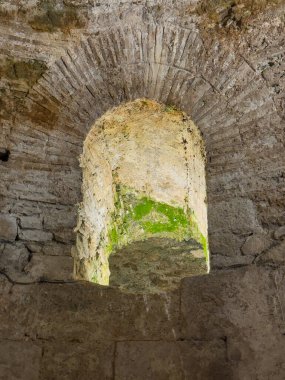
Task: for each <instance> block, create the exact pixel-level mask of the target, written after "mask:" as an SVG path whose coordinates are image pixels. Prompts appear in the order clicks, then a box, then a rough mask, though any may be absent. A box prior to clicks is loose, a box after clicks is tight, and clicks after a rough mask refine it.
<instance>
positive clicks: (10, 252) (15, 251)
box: [0, 242, 30, 271]
mask: <svg viewBox="0 0 285 380" xmlns="http://www.w3.org/2000/svg"><path fill="white" fill-rule="evenodd" d="M29 258H30V252H29V251H28V250H27V248H26V247H25V246H24V245H23V244H22V243H20V242H15V243H14V244H8V243H6V244H5V245H4V247H3V250H2V252H1V253H0V268H5V269H7V270H9V271H10V270H16V271H23V270H24V268H25V266H26V265H27V264H28V262H29Z"/></svg>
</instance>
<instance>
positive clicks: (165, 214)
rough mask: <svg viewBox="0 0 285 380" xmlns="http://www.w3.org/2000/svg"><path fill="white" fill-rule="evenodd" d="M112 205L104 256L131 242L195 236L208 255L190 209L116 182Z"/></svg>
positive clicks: (204, 239)
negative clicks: (152, 238) (161, 200)
mask: <svg viewBox="0 0 285 380" xmlns="http://www.w3.org/2000/svg"><path fill="white" fill-rule="evenodd" d="M115 207H116V209H115V211H114V213H113V215H112V222H111V225H110V226H109V231H108V237H107V242H106V253H107V255H109V254H111V253H112V252H113V251H115V250H116V249H118V248H122V247H123V246H126V245H127V244H130V243H131V242H134V241H141V240H145V239H148V238H151V237H162V238H169V239H174V240H177V241H183V240H189V239H196V240H197V241H198V242H199V243H200V244H201V245H202V247H203V249H204V252H205V256H206V258H207V257H208V253H207V251H208V249H207V239H206V238H205V237H204V236H203V235H202V234H201V232H200V231H199V228H198V225H197V222H196V220H195V216H194V214H193V213H192V212H191V211H190V210H186V211H185V210H184V209H183V208H181V207H175V206H172V205H169V204H166V203H163V202H158V201H156V200H154V199H152V198H150V197H147V196H145V195H142V194H139V193H138V192H135V191H134V190H130V189H126V188H125V187H122V186H119V185H117V186H116V193H115Z"/></svg>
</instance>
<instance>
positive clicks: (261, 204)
mask: <svg viewBox="0 0 285 380" xmlns="http://www.w3.org/2000/svg"><path fill="white" fill-rule="evenodd" d="M207 3H208V4H209V5H207V4H206V2H205V1H199V0H181V1H179V2H174V1H172V0H161V1H159V0H157V1H156V0H151V1H144V0H142V1H140V0H138V1H131V0H123V1H120V2H118V1H117V0H102V1H100V2H94V1H92V0H90V1H89V0H88V1H87V0H86V1H85V0H84V1H77V0H64V1H58V2H54V1H34V0H31V1H30V0H28V1H10V0H7V1H6V0H4V1H1V4H0V62H1V64H0V123H1V128H0V173H1V182H0V214H1V215H0V269H1V273H2V274H1V287H2V290H1V298H0V320H1V323H0V339H1V344H0V350H1V355H0V377H2V378H3V379H5V380H6V379H17V380H18V379H29V380H30V379H56V378H60V379H64V378H66V379H72V378H74V379H78V378H80V377H81V378H82V379H89V378H90V377H92V378H95V379H96V376H97V378H98V379H109V378H110V379H113V378H115V379H126V378H127V379H132V378H135V379H137V378H138V373H139V374H141V375H140V376H141V378H144V379H145V378H147V376H148V377H149V378H150V379H152V378H153V379H160V378H161V379H165V378H167V376H168V377H169V379H174V380H176V379H179V380H180V379H188V378H189V377H190V375H191V377H193V376H194V379H195V376H196V378H197V379H207V378H210V379H213V378H214V379H215V378H216V379H221V378H222V379H224V378H225V379H238V380H240V379H242V380H244V379H245V380H247V379H250V380H251V379H258V380H263V379H264V380H265V379H266V380H267V379H268V378H269V379H276V380H282V379H284V377H285V374H284V359H283V357H284V307H285V306H284V290H285V289H284V273H283V269H282V268H283V267H284V252H285V247H284V237H285V231H284V225H285V215H284V206H285V197H284V194H285V191H284V178H285V174H284V173H285V162H284V141H285V140H284V138H285V134H284V129H285V123H284V116H285V114H284V111H285V107H284V88H285V77H284V62H285V61H284V1H283V0H268V1H263V0H262V1H254V2H252V1H251V0H250V1H249V0H237V1H236V3H235V5H234V4H232V2H229V1H224V0H223V1H216V2H214V1H209V2H207ZM138 98H149V99H152V100H155V101H158V102H161V103H164V104H166V105H170V106H175V107H177V108H178V109H181V110H182V111H183V112H185V113H186V114H187V115H188V116H189V117H190V118H191V119H192V120H193V121H194V123H195V124H196V125H197V127H198V128H199V130H200V132H201V134H202V136H203V139H204V141H205V146H206V153H207V157H208V164H207V167H206V177H207V199H208V227H209V229H208V231H209V243H210V253H211V270H212V272H213V273H212V274H210V275H208V276H202V277H197V278H191V279H186V280H184V282H183V284H182V285H181V290H180V293H179V292H178V293H173V294H171V295H168V296H165V297H163V296H158V295H153V296H151V297H150V298H146V299H145V297H143V295H137V296H130V295H128V297H127V296H125V295H124V294H123V293H120V292H119V293H118V291H117V290H114V289H112V288H100V287H98V286H95V285H93V284H90V283H83V282H75V283H73V279H72V277H73V259H72V257H71V250H72V247H73V246H74V244H75V233H74V227H75V225H76V219H77V208H76V204H77V203H79V202H80V201H81V200H82V195H81V183H82V173H81V169H80V166H79V161H78V157H79V156H80V154H81V153H82V148H83V141H84V139H85V138H86V135H87V133H88V132H89V130H90V128H91V126H92V125H93V124H94V122H95V121H96V119H98V117H100V116H101V115H103V114H104V113H105V112H106V111H107V110H109V109H111V108H113V107H114V106H117V105H119V104H121V103H124V102H128V101H132V100H135V99H138ZM252 263H254V264H252ZM255 265H258V267H255ZM240 266H248V267H246V268H239V267H240ZM226 268H228V269H229V270H226ZM218 270H219V271H218ZM4 273H6V275H7V274H8V275H9V276H10V278H12V279H14V280H15V279H16V280H18V282H26V281H28V282H30V281H31V282H33V281H36V283H35V284H31V285H20V284H17V283H13V282H12V283H11V282H9V281H6V280H5V278H6V277H5V276H6V275H5V274H4ZM65 281H72V283H65ZM103 326H106V328H104V327H103ZM153 358H155V360H154V359H153ZM130 362H131V363H133V364H132V365H131V366H130V365H129V363H130ZM63 363H65V364H64V365H63ZM201 363H203V364H201ZM205 363H208V365H207V366H206V365H205ZM79 368H80V369H79ZM193 373H194V375H192V374H193Z"/></svg>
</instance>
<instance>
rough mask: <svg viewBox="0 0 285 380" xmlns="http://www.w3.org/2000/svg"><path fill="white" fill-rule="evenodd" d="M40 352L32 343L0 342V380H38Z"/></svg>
mask: <svg viewBox="0 0 285 380" xmlns="http://www.w3.org/2000/svg"><path fill="white" fill-rule="evenodd" d="M41 352H42V350H41V347H39V346H38V345H36V344H35V343H33V342H21V341H20V342H17V341H10V340H6V341H5V340H4V341H3V340H0V379H1V380H38V379H39V369H40V360H41Z"/></svg>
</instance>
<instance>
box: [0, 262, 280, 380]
mask: <svg viewBox="0 0 285 380" xmlns="http://www.w3.org/2000/svg"><path fill="white" fill-rule="evenodd" d="M0 285H1V308H0V319H1V325H0V354H1V355H0V378H1V380H2V379H3V380H4V379H5V380H7V379H9V380H10V379H11V380H12V379H17V380H51V379H53V380H57V379H58V380H60V379H66V380H73V379H74V380H77V379H78V378H80V379H82V380H88V379H90V378H92V379H94V380H102V379H104V380H109V379H110V380H111V379H116V380H126V379H130V380H131V379H133V380H141V379H142V380H143V379H146V378H147V379H150V380H158V379H159V380H160V379H161V380H186V379H193V380H199V379H203V380H221V379H227V380H266V379H270V380H282V379H284V376H285V367H284V349H285V347H284V345H285V341H284V332H285V330H284V327H285V325H284V316H283V314H282V308H283V309H284V306H285V300H284V294H285V288H284V270H280V269H279V270H272V269H271V270H268V269H264V268H256V267H254V266H251V267H248V268H246V269H245V268H237V269H235V270H229V271H220V273H215V274H210V275H205V276H200V277H192V278H189V279H185V280H184V281H183V282H182V284H181V288H180V289H179V290H178V291H176V292H172V293H168V294H161V295H147V296H146V295H130V294H128V295H126V294H124V293H122V292H120V291H118V290H117V289H112V288H106V287H99V286H98V285H94V284H91V283H86V282H85V283H84V282H76V283H69V284H49V283H46V284H33V285H26V286H23V285H22V286H21V285H16V284H14V285H12V284H11V283H9V282H8V281H6V280H3V278H2V277H1V282H0Z"/></svg>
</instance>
